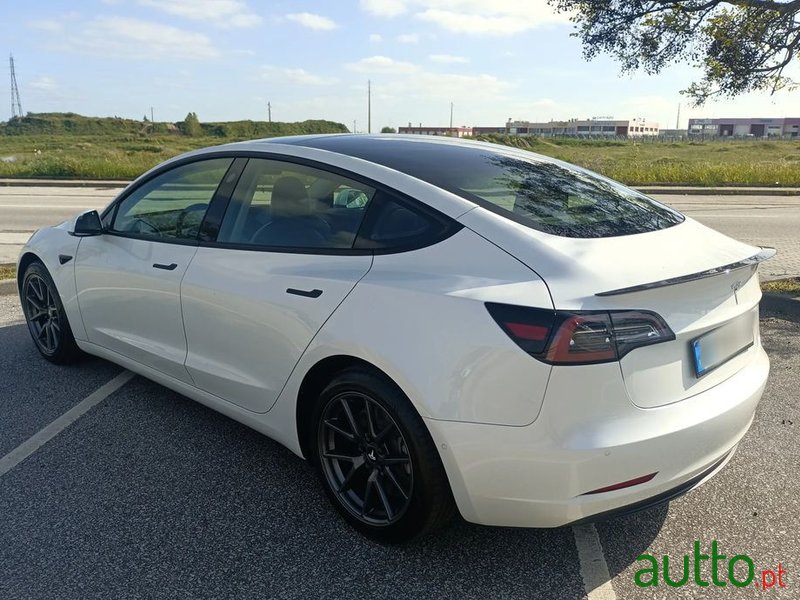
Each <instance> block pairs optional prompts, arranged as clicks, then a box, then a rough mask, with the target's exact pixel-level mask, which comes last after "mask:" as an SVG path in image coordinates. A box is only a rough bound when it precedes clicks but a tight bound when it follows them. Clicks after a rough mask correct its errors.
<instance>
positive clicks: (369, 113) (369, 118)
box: [367, 79, 372, 133]
mask: <svg viewBox="0 0 800 600" xmlns="http://www.w3.org/2000/svg"><path fill="white" fill-rule="evenodd" d="M367 133H372V81H370V80H369V79H367Z"/></svg>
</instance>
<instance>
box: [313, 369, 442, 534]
mask: <svg viewBox="0 0 800 600" xmlns="http://www.w3.org/2000/svg"><path fill="white" fill-rule="evenodd" d="M311 423H312V424H313V426H312V427H310V428H309V430H308V434H309V437H308V445H307V448H308V449H309V450H310V451H311V453H312V454H311V456H310V458H311V459H312V460H313V462H314V463H315V466H316V467H317V471H318V472H319V475H320V478H321V479H322V482H323V484H324V488H325V493H326V494H327V495H328V497H329V498H330V500H331V502H332V503H333V505H334V507H335V508H336V509H337V510H338V511H339V513H340V514H341V515H342V516H343V517H344V519H345V520H346V521H347V522H348V523H349V524H350V525H351V526H353V527H354V528H355V529H356V530H358V531H359V532H361V533H362V534H364V535H366V536H367V537H369V538H371V539H373V540H376V541H379V542H382V543H399V542H405V541H407V540H410V539H411V538H414V537H417V536H419V535H423V534H426V533H429V532H431V531H434V530H436V529H439V528H441V527H443V526H444V525H446V524H447V523H448V522H449V521H450V520H451V519H452V517H453V516H454V514H455V512H456V511H455V503H454V501H453V495H452V492H451V490H450V485H449V482H448V480H447V474H446V473H445V470H444V466H443V465H442V461H441V458H440V456H439V452H438V451H437V449H436V446H435V444H434V442H433V439H432V438H431V435H430V432H429V431H428V429H427V427H426V425H425V423H424V421H423V420H422V417H420V415H419V413H418V412H417V411H416V409H415V408H414V406H413V405H412V404H411V402H410V400H409V399H408V398H407V397H406V395H405V394H403V392H402V391H401V390H400V389H399V388H398V387H397V385H395V384H394V383H393V382H392V381H391V380H389V379H388V378H387V377H386V376H384V375H383V374H382V373H380V372H377V371H375V370H374V369H370V368H368V367H366V366H365V367H364V368H358V367H353V368H350V369H347V370H345V371H343V372H341V373H339V374H338V375H337V376H336V377H335V378H334V379H333V381H331V382H330V383H329V384H328V385H327V386H326V387H325V389H324V390H322V392H321V394H320V396H319V400H318V403H317V405H316V408H315V410H314V413H313V415H312V421H311Z"/></svg>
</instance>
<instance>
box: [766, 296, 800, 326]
mask: <svg viewBox="0 0 800 600" xmlns="http://www.w3.org/2000/svg"><path fill="white" fill-rule="evenodd" d="M761 314H762V316H776V317H782V318H785V319H788V320H790V321H794V322H800V299H796V298H792V297H790V296H783V295H781V294H770V293H765V294H763V295H762V297H761Z"/></svg>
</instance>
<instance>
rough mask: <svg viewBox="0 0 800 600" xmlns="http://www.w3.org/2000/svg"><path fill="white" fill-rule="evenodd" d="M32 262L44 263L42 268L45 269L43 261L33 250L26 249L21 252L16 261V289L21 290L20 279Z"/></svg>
mask: <svg viewBox="0 0 800 600" xmlns="http://www.w3.org/2000/svg"><path fill="white" fill-rule="evenodd" d="M34 262H39V263H41V264H42V265H44V268H45V269H47V265H45V264H44V261H43V260H42V259H41V258H40V257H39V256H38V255H37V254H35V253H34V252H30V251H28V252H26V253H25V254H23V255H22V256H21V257H20V259H19V262H18V263H17V265H18V266H17V291H19V292H21V291H22V280H23V279H24V278H25V271H26V270H27V269H28V267H29V266H30V265H31V264H32V263H34ZM48 271H49V269H48Z"/></svg>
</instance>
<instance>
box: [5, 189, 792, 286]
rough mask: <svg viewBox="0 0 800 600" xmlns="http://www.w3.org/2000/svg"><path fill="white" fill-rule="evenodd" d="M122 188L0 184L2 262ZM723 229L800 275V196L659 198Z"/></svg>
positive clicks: (768, 272)
mask: <svg viewBox="0 0 800 600" xmlns="http://www.w3.org/2000/svg"><path fill="white" fill-rule="evenodd" d="M118 192H119V190H114V189H93V188H78V187H75V188H53V187H38V188H37V187H0V263H3V262H13V261H15V260H16V257H17V253H18V252H19V248H20V246H21V245H22V244H23V243H25V240H27V238H28V236H29V235H30V233H32V232H33V231H34V230H36V229H38V228H39V227H42V226H45V225H53V224H56V223H59V222H61V221H63V220H65V219H67V218H68V217H70V216H71V215H74V214H75V213H77V212H80V211H83V210H89V209H92V208H98V209H99V208H102V207H104V206H106V205H107V204H108V203H109V202H110V201H111V200H112V199H113V198H114V196H116V194H117V193H118ZM656 197H657V198H658V199H659V200H661V201H662V202H665V203H667V204H670V205H672V206H674V207H675V208H677V209H678V210H680V211H681V212H685V213H686V214H688V215H690V216H692V217H695V218H697V219H698V220H699V221H701V222H703V223H705V224H706V225H709V226H710V227H714V228H715V229H718V230H719V231H722V232H723V233H726V234H728V235H730V236H732V237H734V238H737V239H740V240H742V241H745V242H749V243H752V244H756V245H762V246H774V247H776V248H777V249H778V252H779V254H778V256H777V257H776V258H775V259H773V260H771V261H770V262H768V263H766V264H765V265H763V266H762V270H761V274H762V277H764V278H768V279H769V278H775V277H786V276H800V235H798V234H797V232H798V231H800V196H675V195H665V196H656Z"/></svg>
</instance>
